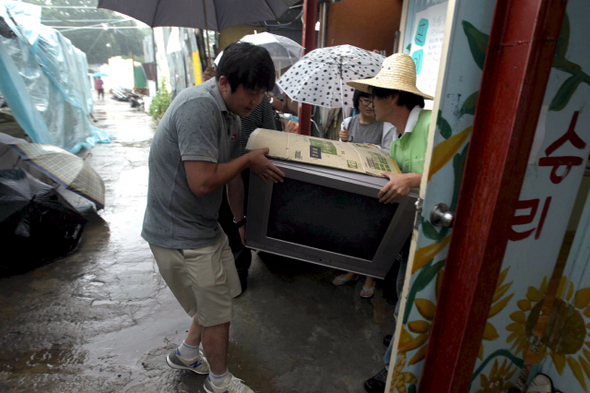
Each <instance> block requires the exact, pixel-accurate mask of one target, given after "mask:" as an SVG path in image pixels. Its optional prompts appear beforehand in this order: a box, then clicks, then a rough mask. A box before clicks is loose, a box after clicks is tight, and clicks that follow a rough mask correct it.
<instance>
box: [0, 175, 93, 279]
mask: <svg viewBox="0 0 590 393" xmlns="http://www.w3.org/2000/svg"><path fill="white" fill-rule="evenodd" d="M86 222H87V220H86V219H85V218H84V217H82V216H81V215H80V214H79V213H78V212H77V211H76V210H75V209H74V208H73V207H72V206H71V205H70V204H69V203H68V202H67V201H66V200H65V199H63V198H62V197H61V196H60V195H59V193H58V192H57V191H56V190H55V188H53V187H51V186H50V185H48V184H45V183H43V182H42V181H40V180H37V179H35V178H34V177H33V176H31V175H30V174H28V173H27V172H26V171H25V170H24V169H22V168H13V169H2V170H0V239H1V242H2V244H3V247H2V253H3V257H2V259H1V260H0V275H6V274H13V273H24V272H26V271H28V270H31V269H33V268H35V267H37V266H40V265H43V264H46V263H48V262H51V261H53V260H55V259H57V258H60V257H63V256H65V255H66V254H68V253H69V252H71V251H73V250H74V249H75V248H76V247H77V245H78V242H79V241H80V238H81V236H82V230H83V228H84V225H85V224H86Z"/></svg>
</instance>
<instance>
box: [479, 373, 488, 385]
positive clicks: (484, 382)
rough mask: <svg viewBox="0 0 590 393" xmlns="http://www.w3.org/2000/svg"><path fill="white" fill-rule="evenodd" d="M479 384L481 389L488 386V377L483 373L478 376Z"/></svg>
mask: <svg viewBox="0 0 590 393" xmlns="http://www.w3.org/2000/svg"><path fill="white" fill-rule="evenodd" d="M479 384H480V385H481V387H482V388H485V387H486V385H487V384H488V377H486V375H485V374H484V373H481V374H479Z"/></svg>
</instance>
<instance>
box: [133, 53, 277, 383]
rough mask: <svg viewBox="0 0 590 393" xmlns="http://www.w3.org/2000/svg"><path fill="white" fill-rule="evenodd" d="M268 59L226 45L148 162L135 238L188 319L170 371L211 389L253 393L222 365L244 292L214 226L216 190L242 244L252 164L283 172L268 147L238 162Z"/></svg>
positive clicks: (266, 173)
mask: <svg viewBox="0 0 590 393" xmlns="http://www.w3.org/2000/svg"><path fill="white" fill-rule="evenodd" d="M274 75H275V73H274V65H273V62H272V60H271V58H270V55H269V54H268V52H267V51H266V49H263V48H261V47H256V46H253V45H250V44H245V43H238V44H232V45H230V46H228V47H227V48H226V50H225V51H224V55H223V57H222V59H221V61H220V63H219V66H218V68H217V72H216V75H215V79H211V80H209V81H207V82H205V83H203V84H201V85H199V86H194V87H189V88H187V89H185V90H183V91H182V92H181V93H180V94H179V95H178V96H177V97H176V98H175V99H174V101H173V102H172V104H171V105H170V107H169V108H168V110H167V111H166V113H165V115H164V117H163V118H162V120H161V122H160V124H159V125H158V129H157V130H156V133H155V135H154V139H153V142H152V147H151V150H150V156H149V171H150V173H149V186H148V201H147V208H146V212H145V217H144V223H143V231H142V237H143V238H144V239H145V240H147V241H148V242H149V244H150V248H151V250H152V253H153V254H154V257H155V259H156V262H157V263H158V268H159V270H160V274H162V277H163V278H164V280H165V281H166V283H167V284H168V286H169V287H170V289H171V290H172V292H173V294H174V296H175V297H176V299H177V300H178V301H179V303H180V304H181V305H182V307H183V308H184V310H185V311H186V312H187V313H188V314H189V315H190V316H191V317H192V318H193V320H192V323H191V326H190V329H189V332H188V335H187V337H186V338H185V339H184V341H183V343H182V344H181V345H180V346H179V347H178V348H177V349H176V350H175V351H174V352H172V353H171V354H170V355H168V357H167V359H166V360H167V362H168V365H169V366H170V367H172V368H176V369H186V370H190V371H193V372H195V373H198V374H207V373H209V376H208V378H207V379H206V380H205V383H204V388H205V391H207V392H209V393H221V392H229V393H231V392H237V391H240V392H244V393H248V392H253V391H252V390H251V389H250V388H248V387H247V386H246V385H244V384H243V383H242V381H241V380H240V379H238V378H235V377H234V376H233V375H232V374H231V373H229V371H228V369H227V348H228V339H229V325H230V321H231V318H232V313H233V311H232V298H233V297H235V296H237V295H239V294H240V292H241V287H240V282H239V279H238V275H237V272H236V268H235V265H234V261H233V256H232V253H231V250H230V248H229V245H228V241H227V236H226V235H225V233H223V231H222V230H221V228H220V227H219V224H218V222H217V214H218V211H219V206H220V204H221V199H222V192H223V186H224V185H227V190H228V191H227V194H228V200H229V203H230V206H231V209H232V212H233V214H234V222H235V223H236V225H237V226H238V227H239V231H240V236H241V238H242V241H244V239H245V227H244V225H243V224H244V223H245V217H244V215H243V198H244V187H243V184H242V179H241V176H238V175H239V174H240V172H241V171H242V170H244V169H246V168H250V169H251V170H252V171H253V172H254V173H255V174H257V175H258V176H260V177H261V178H262V179H263V180H264V181H266V182H271V181H272V182H279V181H282V179H283V177H284V176H285V175H284V173H283V172H281V170H280V169H279V168H277V167H276V166H274V165H273V164H271V163H270V161H268V159H267V158H266V156H265V154H266V153H268V149H267V148H264V149H257V150H253V151H251V152H248V153H246V154H244V155H242V156H240V137H239V135H240V127H241V126H240V119H239V117H238V116H248V115H249V114H250V112H251V111H252V110H253V109H254V108H255V107H256V106H257V105H258V103H259V102H260V100H262V97H263V95H264V94H265V93H266V92H267V91H269V90H271V89H272V88H273V86H274V82H275V76H274Z"/></svg>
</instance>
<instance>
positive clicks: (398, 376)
mask: <svg viewBox="0 0 590 393" xmlns="http://www.w3.org/2000/svg"><path fill="white" fill-rule="evenodd" d="M405 366H406V354H405V353H402V354H401V355H399V356H398V357H397V361H396V363H395V368H394V374H393V379H392V380H391V390H390V392H394V391H397V392H400V393H408V391H410V392H415V391H416V385H415V384H416V382H418V378H416V376H415V375H414V374H412V373H411V372H403V369H404V367H405ZM408 384H410V388H409V389H408V387H407V386H406V385H408ZM394 389H395V390H394Z"/></svg>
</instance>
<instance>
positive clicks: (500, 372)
mask: <svg viewBox="0 0 590 393" xmlns="http://www.w3.org/2000/svg"><path fill="white" fill-rule="evenodd" d="M506 362H507V360H506V359H504V361H503V362H502V365H501V366H500V370H498V374H499V375H504V374H505V373H506V371H508V368H510V367H508V368H506Z"/></svg>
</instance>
